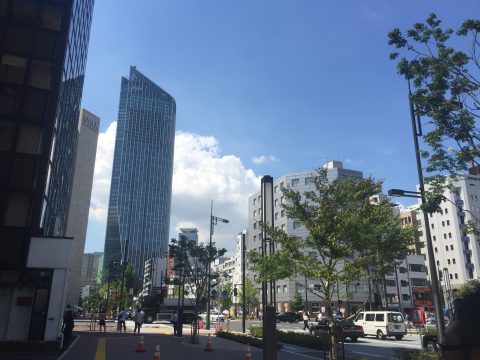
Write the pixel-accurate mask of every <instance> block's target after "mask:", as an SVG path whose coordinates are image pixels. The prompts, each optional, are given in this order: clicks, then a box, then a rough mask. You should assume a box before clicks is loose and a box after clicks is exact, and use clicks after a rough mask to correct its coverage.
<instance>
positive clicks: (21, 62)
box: [0, 55, 27, 84]
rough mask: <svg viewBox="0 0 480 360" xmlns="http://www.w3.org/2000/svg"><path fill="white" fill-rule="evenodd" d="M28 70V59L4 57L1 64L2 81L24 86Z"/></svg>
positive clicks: (0, 77) (11, 56) (0, 74)
mask: <svg viewBox="0 0 480 360" xmlns="http://www.w3.org/2000/svg"><path fill="white" fill-rule="evenodd" d="M26 69H27V59H26V58H23V57H19V56H13V55H3V56H2V62H1V64H0V80H3V81H7V82H11V83H14V84H23V83H24V81H25V73H26Z"/></svg>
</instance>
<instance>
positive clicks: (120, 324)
mask: <svg viewBox="0 0 480 360" xmlns="http://www.w3.org/2000/svg"><path fill="white" fill-rule="evenodd" d="M125 320H127V312H126V311H125V307H122V310H120V312H119V313H118V325H117V330H118V331H120V332H122V327H123V330H124V331H125V332H127V326H126V325H125Z"/></svg>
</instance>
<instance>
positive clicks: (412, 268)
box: [408, 264, 425, 272]
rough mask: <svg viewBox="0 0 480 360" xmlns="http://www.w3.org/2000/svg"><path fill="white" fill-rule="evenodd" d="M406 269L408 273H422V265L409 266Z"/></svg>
mask: <svg viewBox="0 0 480 360" xmlns="http://www.w3.org/2000/svg"><path fill="white" fill-rule="evenodd" d="M408 267H409V268H410V271H415V272H424V271H425V270H424V266H423V265H422V264H409V265H408Z"/></svg>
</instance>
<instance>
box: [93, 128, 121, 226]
mask: <svg viewBox="0 0 480 360" xmlns="http://www.w3.org/2000/svg"><path fill="white" fill-rule="evenodd" d="M116 133H117V122H116V121H113V122H112V123H111V124H110V125H109V126H108V128H107V130H106V131H105V132H104V133H100V134H99V135H98V145H97V157H96V159H95V171H94V175H93V188H92V198H91V201H90V213H89V220H93V221H97V222H100V223H106V221H107V212H108V197H109V194H110V180H111V177H112V165H113V152H114V149H115V134H116Z"/></svg>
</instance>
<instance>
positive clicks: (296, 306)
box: [290, 290, 306, 311]
mask: <svg viewBox="0 0 480 360" xmlns="http://www.w3.org/2000/svg"><path fill="white" fill-rule="evenodd" d="M305 291H306V290H305ZM304 308H305V305H304V304H303V300H302V296H301V295H300V293H298V292H297V293H296V294H295V296H294V297H293V301H290V309H291V310H292V311H300V310H303V309H304Z"/></svg>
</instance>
